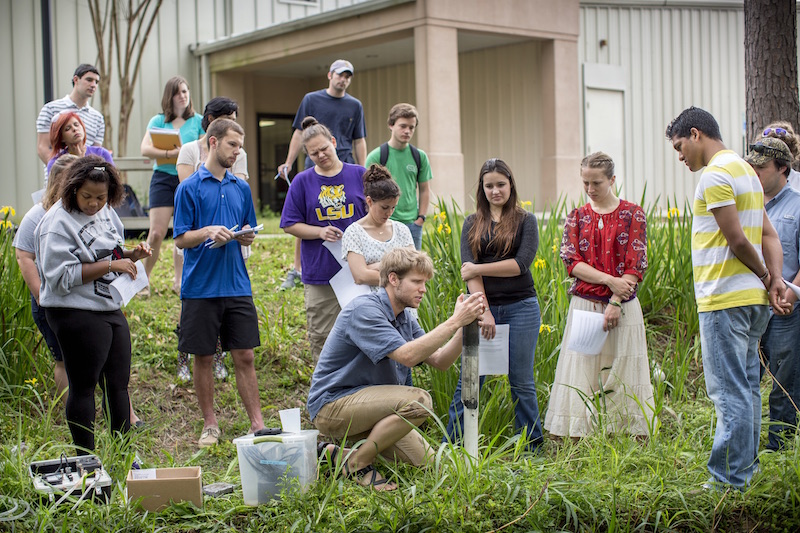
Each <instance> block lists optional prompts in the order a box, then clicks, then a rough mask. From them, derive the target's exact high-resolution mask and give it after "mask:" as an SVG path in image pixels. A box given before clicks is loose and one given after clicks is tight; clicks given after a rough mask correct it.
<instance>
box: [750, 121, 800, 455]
mask: <svg viewBox="0 0 800 533" xmlns="http://www.w3.org/2000/svg"><path fill="white" fill-rule="evenodd" d="M793 159H794V158H793V157H792V152H791V151H790V150H789V147H788V146H787V145H786V143H784V142H783V141H782V140H780V139H777V138H772V137H764V138H763V139H759V140H758V142H756V144H753V145H751V146H750V153H749V154H748V155H747V162H748V163H750V164H751V165H752V166H753V169H754V170H755V171H756V174H758V179H759V180H760V181H761V186H762V187H763V188H764V207H765V209H766V211H767V217H769V220H770V222H772V225H773V226H775V229H776V230H777V232H778V237H779V238H780V240H781V248H782V249H783V278H784V279H786V280H788V281H791V282H792V283H794V284H795V285H797V284H799V283H800V192H798V191H796V190H794V189H793V188H792V187H791V186H790V185H789V184H788V182H787V179H788V177H789V170H790V169H791V168H792V166H791V162H792V160H793ZM784 298H785V299H786V301H787V302H789V303H791V304H792V305H794V308H793V309H792V312H791V313H789V314H788V315H776V314H773V313H770V318H769V323H768V324H767V330H766V331H765V332H764V335H763V336H762V337H761V352H762V353H763V354H764V358H765V359H766V360H767V361H766V362H767V364H768V365H769V371H770V374H772V392H770V394H769V421H770V424H769V439H768V441H767V449H768V450H771V451H777V450H780V449H782V448H783V447H784V446H785V443H786V439H787V438H788V439H791V438H792V437H793V436H794V432H795V428H796V427H797V411H796V408H795V406H796V405H797V403H798V402H800V306H798V305H796V303H797V296H796V295H795V294H794V292H793V291H792V290H791V289H787V290H786V293H785V295H784ZM761 375H762V376H763V375H764V367H762V371H761Z"/></svg>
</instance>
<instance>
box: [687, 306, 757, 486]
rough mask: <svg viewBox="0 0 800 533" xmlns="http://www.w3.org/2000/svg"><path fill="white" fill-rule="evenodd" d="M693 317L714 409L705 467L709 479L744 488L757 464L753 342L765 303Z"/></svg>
mask: <svg viewBox="0 0 800 533" xmlns="http://www.w3.org/2000/svg"><path fill="white" fill-rule="evenodd" d="M699 316H700V344H701V346H702V351H703V372H704V373H705V379H706V390H707V391H708V397H709V398H710V399H711V401H712V402H714V407H715V408H716V411H717V429H716V432H715V434H714V444H713V446H712V447H711V457H710V458H709V460H708V470H709V471H710V472H711V475H712V476H713V477H714V480H715V481H718V482H720V483H725V484H728V485H733V486H736V487H739V488H744V487H746V486H747V485H748V484H749V482H750V479H751V478H752V477H753V472H754V469H755V467H756V465H757V464H758V441H759V434H760V432H761V391H760V390H759V366H760V365H759V360H758V341H759V339H760V338H761V335H762V334H763V333H764V330H765V329H766V328H767V321H768V320H769V311H768V310H767V306H766V305H746V306H742V307H733V308H730V309H723V310H720V311H709V312H704V313H699Z"/></svg>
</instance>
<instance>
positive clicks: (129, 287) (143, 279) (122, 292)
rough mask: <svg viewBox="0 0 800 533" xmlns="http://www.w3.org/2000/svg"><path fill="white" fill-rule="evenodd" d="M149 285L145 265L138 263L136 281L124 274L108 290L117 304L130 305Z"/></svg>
mask: <svg viewBox="0 0 800 533" xmlns="http://www.w3.org/2000/svg"><path fill="white" fill-rule="evenodd" d="M149 284H150V283H149V281H148V279H147V272H146V271H145V269H144V264H143V263H142V262H141V261H136V279H133V278H131V277H130V276H129V275H128V274H122V275H121V276H118V277H117V279H115V280H114V281H112V282H111V284H110V285H109V286H108V288H109V290H110V291H111V297H112V298H113V299H114V301H115V302H117V303H120V302H122V305H128V302H130V301H131V299H132V298H133V297H134V296H136V294H137V293H138V292H139V291H140V290H142V289H144V288H145V287H147V286H148V285H149Z"/></svg>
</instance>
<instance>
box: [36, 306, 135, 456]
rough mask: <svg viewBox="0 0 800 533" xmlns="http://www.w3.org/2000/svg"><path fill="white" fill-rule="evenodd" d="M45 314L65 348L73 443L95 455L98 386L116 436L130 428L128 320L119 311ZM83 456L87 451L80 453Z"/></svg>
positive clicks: (56, 310) (57, 310) (54, 311)
mask: <svg viewBox="0 0 800 533" xmlns="http://www.w3.org/2000/svg"><path fill="white" fill-rule="evenodd" d="M45 314H46V316H47V322H48V323H49V324H50V327H52V328H53V331H54V332H55V334H56V337H57V338H58V344H59V345H60V346H61V352H62V354H63V356H64V367H65V369H66V371H67V378H68V379H69V396H68V397H67V423H68V424H69V430H70V432H71V433H72V440H73V441H74V442H75V445H76V446H78V447H79V448H85V449H87V450H94V413H95V405H94V390H95V387H97V384H98V383H99V384H100V388H101V390H102V391H103V407H104V411H105V413H106V415H107V418H108V423H109V427H110V428H111V431H112V432H113V431H128V429H130V425H131V420H130V408H129V400H128V380H129V379H130V376H131V332H130V330H129V329H128V321H127V320H125V315H123V314H122V311H119V310H117V311H106V312H103V311H85V310H82V309H62V308H48V309H45ZM106 406H108V407H107V409H105V407H106ZM81 453H86V452H84V451H83V450H80V449H79V450H78V454H81Z"/></svg>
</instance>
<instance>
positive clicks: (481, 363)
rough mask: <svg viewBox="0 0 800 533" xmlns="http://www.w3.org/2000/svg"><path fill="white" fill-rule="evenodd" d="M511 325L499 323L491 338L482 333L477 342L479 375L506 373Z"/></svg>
mask: <svg viewBox="0 0 800 533" xmlns="http://www.w3.org/2000/svg"><path fill="white" fill-rule="evenodd" d="M510 332H511V326H509V325H508V324H499V325H497V326H496V327H495V334H494V338H493V339H492V340H486V339H485V338H484V336H483V335H481V336H480V338H481V340H480V343H479V344H478V374H480V375H481V376H493V375H506V374H508V335H509V333H510Z"/></svg>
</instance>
